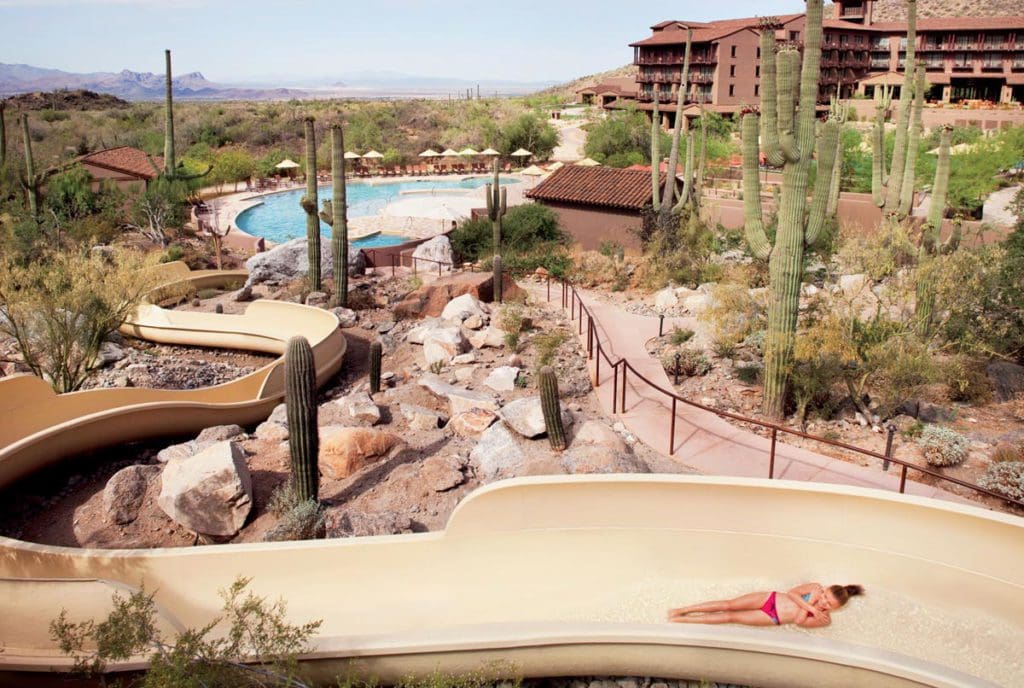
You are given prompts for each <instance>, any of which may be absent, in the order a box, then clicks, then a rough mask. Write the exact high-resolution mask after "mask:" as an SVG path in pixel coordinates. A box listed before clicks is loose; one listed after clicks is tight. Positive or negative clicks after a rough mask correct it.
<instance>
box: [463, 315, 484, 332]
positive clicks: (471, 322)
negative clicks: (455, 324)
mask: <svg viewBox="0 0 1024 688" xmlns="http://www.w3.org/2000/svg"><path fill="white" fill-rule="evenodd" d="M486 324H487V322H486V321H485V320H484V318H483V316H480V315H471V316H469V317H468V318H466V319H465V320H463V321H462V326H463V327H465V328H466V329H467V330H479V329H480V328H481V327H483V326H484V325H486Z"/></svg>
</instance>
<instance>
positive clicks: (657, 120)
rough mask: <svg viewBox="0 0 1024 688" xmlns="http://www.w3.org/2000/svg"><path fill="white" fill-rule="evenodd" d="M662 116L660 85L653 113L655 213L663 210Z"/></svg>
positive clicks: (652, 198) (652, 148)
mask: <svg viewBox="0 0 1024 688" xmlns="http://www.w3.org/2000/svg"><path fill="white" fill-rule="evenodd" d="M660 134H661V114H660V113H659V112H658V84H654V111H653V112H651V207H652V208H654V212H658V211H659V210H661V201H660V199H659V198H658V196H659V193H660V191H661V179H660V177H659V176H658V174H659V169H658V168H659V167H660V166H661V150H660V148H661V136H660Z"/></svg>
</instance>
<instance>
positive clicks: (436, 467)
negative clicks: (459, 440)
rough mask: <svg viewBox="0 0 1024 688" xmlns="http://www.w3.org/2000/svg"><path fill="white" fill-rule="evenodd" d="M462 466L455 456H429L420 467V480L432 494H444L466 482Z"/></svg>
mask: <svg viewBox="0 0 1024 688" xmlns="http://www.w3.org/2000/svg"><path fill="white" fill-rule="evenodd" d="M462 466H463V463H462V461H460V460H459V459H458V458H457V457H455V456H431V457H430V458H428V459H426V460H425V461H424V462H423V465H421V466H420V478H421V479H422V480H423V483H424V484H425V485H426V486H427V487H429V488H430V489H432V490H433V491H434V492H445V491H447V490H450V489H452V488H453V487H458V486H459V485H461V484H462V483H464V482H466V476H465V475H464V474H463V472H462Z"/></svg>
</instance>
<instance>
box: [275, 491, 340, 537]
mask: <svg viewBox="0 0 1024 688" xmlns="http://www.w3.org/2000/svg"><path fill="white" fill-rule="evenodd" d="M324 522H325V514H324V508H323V507H322V506H321V505H320V503H319V502H317V501H316V500H315V499H307V500H305V501H301V502H298V503H296V504H295V505H294V506H293V507H292V508H291V509H289V510H288V511H286V512H285V513H284V515H283V516H282V517H281V519H280V520H279V521H278V522H277V523H276V524H275V525H274V526H273V527H272V528H270V529H269V530H268V531H267V532H266V533H264V535H263V541H264V542H285V541H290V540H313V539H315V538H319V537H323V535H324Z"/></svg>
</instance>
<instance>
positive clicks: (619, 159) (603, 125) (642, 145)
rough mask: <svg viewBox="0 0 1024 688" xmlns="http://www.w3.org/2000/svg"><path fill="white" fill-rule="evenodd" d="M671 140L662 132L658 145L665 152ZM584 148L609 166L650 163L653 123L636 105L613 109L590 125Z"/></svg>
mask: <svg viewBox="0 0 1024 688" xmlns="http://www.w3.org/2000/svg"><path fill="white" fill-rule="evenodd" d="M671 143H672V140H671V138H670V137H669V136H668V135H667V134H665V133H662V134H661V140H660V143H659V145H660V146H661V150H662V152H663V153H664V154H665V155H667V154H668V151H669V146H670V145H671ZM684 143H685V142H684ZM583 151H584V152H585V153H586V154H587V156H589V157H590V158H593V159H594V160H596V161H597V162H599V163H602V164H604V165H607V166H608V167H629V166H630V165H649V164H651V124H650V122H649V121H648V120H647V117H646V115H644V113H643V112H640V111H639V110H637V109H635V108H629V109H627V110H619V111H614V112H612V113H610V114H609V115H608V117H606V118H605V119H603V120H600V121H599V122H597V123H595V124H593V125H591V126H590V127H589V128H588V130H587V142H586V144H585V145H584V148H583ZM683 159H685V158H683Z"/></svg>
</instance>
